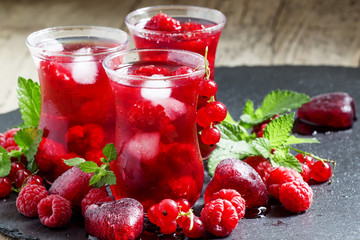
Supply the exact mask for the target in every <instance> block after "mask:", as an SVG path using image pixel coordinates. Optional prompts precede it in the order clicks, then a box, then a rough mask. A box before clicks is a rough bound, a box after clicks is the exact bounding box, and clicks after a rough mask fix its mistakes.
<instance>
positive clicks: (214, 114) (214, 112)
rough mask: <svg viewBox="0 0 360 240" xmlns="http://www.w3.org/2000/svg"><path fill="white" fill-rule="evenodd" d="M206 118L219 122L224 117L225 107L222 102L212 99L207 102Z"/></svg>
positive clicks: (225, 113)
mask: <svg viewBox="0 0 360 240" xmlns="http://www.w3.org/2000/svg"><path fill="white" fill-rule="evenodd" d="M205 110H206V114H207V116H208V119H209V120H210V121H212V122H221V121H223V120H224V119H225V118H226V115H227V109H226V107H225V105H224V104H223V103H222V102H219V101H214V102H209V103H208V104H207V105H206V106H205Z"/></svg>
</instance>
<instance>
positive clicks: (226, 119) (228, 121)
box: [222, 112, 236, 124]
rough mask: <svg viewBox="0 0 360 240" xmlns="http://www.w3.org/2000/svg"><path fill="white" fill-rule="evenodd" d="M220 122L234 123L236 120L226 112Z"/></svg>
mask: <svg viewBox="0 0 360 240" xmlns="http://www.w3.org/2000/svg"><path fill="white" fill-rule="evenodd" d="M222 123H229V124H236V121H235V120H234V119H233V118H232V117H231V115H230V113H229V112H227V114H226V117H225V119H224V121H222Z"/></svg>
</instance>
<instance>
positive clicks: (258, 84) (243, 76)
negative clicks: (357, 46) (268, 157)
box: [0, 66, 360, 240]
mask: <svg viewBox="0 0 360 240" xmlns="http://www.w3.org/2000/svg"><path fill="white" fill-rule="evenodd" d="M215 75H216V80H217V82H218V85H219V91H218V98H219V100H220V101H222V102H224V103H225V105H226V106H227V107H228V109H229V112H230V113H231V114H232V116H233V117H234V118H235V119H237V118H238V117H239V115H240V112H241V111H242V107H243V106H244V104H245V102H246V100H248V99H251V100H253V101H254V103H255V106H259V105H260V103H261V101H262V99H263V97H264V96H265V95H266V94H267V93H268V92H270V91H271V90H274V89H289V90H294V91H298V92H303V93H307V94H309V95H310V96H314V95H317V94H322V93H327V92H336V91H343V92H347V93H349V94H350V95H351V96H352V97H353V98H354V100H355V104H356V105H358V104H359V103H360V69H357V68H342V67H326V66H324V67H302V66H279V67H235V68H226V67H221V68H217V69H216V72H215ZM20 122H21V120H20V115H19V113H18V112H17V111H14V112H10V113H7V114H3V115H0V131H1V132H2V131H4V130H6V129H7V128H9V127H11V126H13V125H16V124H19V123H20ZM315 137H316V138H317V139H318V140H320V142H321V143H320V144H311V145H309V144H303V145H299V146H300V148H301V149H303V150H305V151H310V152H314V153H316V154H317V155H319V156H322V157H324V158H330V159H334V160H336V161H337V168H336V171H335V178H334V181H333V183H332V184H330V185H329V184H327V183H323V184H317V185H311V186H312V188H313V190H314V201H313V204H312V206H311V208H310V209H309V210H308V211H306V212H305V213H303V214H299V215H295V214H290V213H288V212H287V211H285V210H284V209H283V207H282V206H281V205H279V204H275V205H272V210H271V211H270V213H269V214H268V215H267V216H266V217H265V218H257V219H243V220H241V222H240V223H239V225H238V227H237V228H236V229H235V230H234V231H233V233H232V234H231V235H230V236H228V237H227V238H223V239H239V240H246V239H359V238H360V237H359V236H360V235H359V234H360V219H359V215H360V172H359V170H360V161H359V157H360V147H359V137H360V129H359V121H357V122H355V124H354V126H353V127H352V128H351V129H348V130H343V131H338V132H325V133H318V134H316V135H315ZM207 180H208V179H207ZM201 204H202V202H201V199H200V200H199V202H198V203H197V205H198V206H199V205H200V206H201ZM0 232H2V233H4V234H6V235H9V236H12V237H15V238H18V239H87V238H88V236H87V235H86V232H85V229H84V223H83V220H82V218H81V217H74V218H73V219H72V221H71V222H70V224H68V226H66V228H61V229H56V230H52V229H48V228H46V227H44V226H43V225H41V224H40V222H39V220H38V219H29V218H26V217H24V216H22V215H21V214H19V213H18V212H17V210H16V207H15V194H12V195H11V196H10V197H9V198H6V199H4V200H0ZM205 238H206V239H208V238H212V237H210V236H209V235H207V236H206V237H205ZM143 239H145V238H143ZM146 239H149V238H148V237H147V238H146ZM154 239H158V238H154ZM160 239H174V238H171V237H170V238H169V237H166V238H160Z"/></svg>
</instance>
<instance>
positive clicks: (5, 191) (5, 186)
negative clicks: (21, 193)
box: [0, 177, 12, 198]
mask: <svg viewBox="0 0 360 240" xmlns="http://www.w3.org/2000/svg"><path fill="white" fill-rule="evenodd" d="M11 187H12V184H11V180H10V179H9V178H7V177H0V198H4V197H7V196H9V194H10V192H11Z"/></svg>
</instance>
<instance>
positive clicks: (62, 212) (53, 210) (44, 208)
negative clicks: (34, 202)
mask: <svg viewBox="0 0 360 240" xmlns="http://www.w3.org/2000/svg"><path fill="white" fill-rule="evenodd" d="M37 207H38V214H39V218H40V222H41V223H42V224H44V225H45V226H47V227H51V228H54V227H62V226H64V225H65V224H66V223H67V222H68V221H69V220H70V218H71V215H72V211H71V204H70V202H69V201H68V200H66V199H65V198H63V197H62V196H59V195H50V196H48V197H46V198H44V199H42V200H41V201H40V203H39V204H38V206H37Z"/></svg>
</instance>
